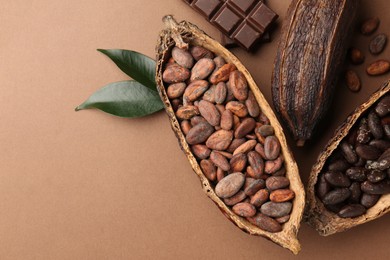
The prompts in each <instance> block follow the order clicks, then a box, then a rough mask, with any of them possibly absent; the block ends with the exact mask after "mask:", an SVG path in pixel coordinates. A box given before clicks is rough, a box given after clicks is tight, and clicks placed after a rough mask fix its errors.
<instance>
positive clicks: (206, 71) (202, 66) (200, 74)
mask: <svg viewBox="0 0 390 260" xmlns="http://www.w3.org/2000/svg"><path fill="white" fill-rule="evenodd" d="M214 68H215V63H214V61H213V60H212V59H209V58H202V59H200V60H198V61H197V62H196V63H195V65H194V67H193V68H192V70H191V77H190V81H194V80H198V79H205V78H207V77H208V76H209V75H210V74H211V72H213V70H214Z"/></svg>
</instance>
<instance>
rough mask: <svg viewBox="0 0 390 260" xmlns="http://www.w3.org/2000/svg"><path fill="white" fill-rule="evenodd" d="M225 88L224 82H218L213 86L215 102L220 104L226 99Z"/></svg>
mask: <svg viewBox="0 0 390 260" xmlns="http://www.w3.org/2000/svg"><path fill="white" fill-rule="evenodd" d="M226 94H227V89H226V84H225V83H224V82H219V83H218V84H217V85H216V87H215V103H217V104H222V103H223V102H224V101H225V99H226Z"/></svg>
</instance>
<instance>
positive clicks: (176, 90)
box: [167, 82, 187, 99]
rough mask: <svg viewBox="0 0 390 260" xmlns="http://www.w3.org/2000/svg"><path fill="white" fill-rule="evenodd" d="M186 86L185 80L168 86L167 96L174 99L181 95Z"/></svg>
mask: <svg viewBox="0 0 390 260" xmlns="http://www.w3.org/2000/svg"><path fill="white" fill-rule="evenodd" d="M186 86H187V85H186V83H184V82H179V83H174V84H171V85H169V86H168V88H167V96H168V97H169V98H172V99H173V98H178V97H181V96H182V95H183V93H184V90H185V89H186Z"/></svg>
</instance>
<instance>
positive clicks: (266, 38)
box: [220, 32, 271, 49]
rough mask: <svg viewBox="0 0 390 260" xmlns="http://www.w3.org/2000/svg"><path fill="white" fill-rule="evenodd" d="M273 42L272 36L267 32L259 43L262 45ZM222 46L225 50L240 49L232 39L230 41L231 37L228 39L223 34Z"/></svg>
mask: <svg viewBox="0 0 390 260" xmlns="http://www.w3.org/2000/svg"><path fill="white" fill-rule="evenodd" d="M270 41H271V35H270V33H269V32H265V33H264V34H263V36H261V38H260V40H259V42H260V43H263V42H270ZM220 42H221V44H222V45H223V46H224V47H225V48H228V49H229V48H235V47H238V46H239V45H238V44H237V43H236V42H235V41H234V40H232V39H230V38H229V37H227V36H226V35H225V34H223V33H221V41H220Z"/></svg>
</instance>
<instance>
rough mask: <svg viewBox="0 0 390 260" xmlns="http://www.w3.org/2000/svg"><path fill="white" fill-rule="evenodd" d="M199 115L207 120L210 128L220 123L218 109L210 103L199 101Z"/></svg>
mask: <svg viewBox="0 0 390 260" xmlns="http://www.w3.org/2000/svg"><path fill="white" fill-rule="evenodd" d="M198 108H199V113H200V114H201V115H202V116H203V117H204V118H205V119H206V120H207V122H208V123H209V124H210V125H212V126H217V125H219V123H220V122H221V115H220V114H219V111H218V109H217V108H216V107H215V106H214V105H213V104H212V103H210V102H208V101H205V100H201V101H199V106H198Z"/></svg>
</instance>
